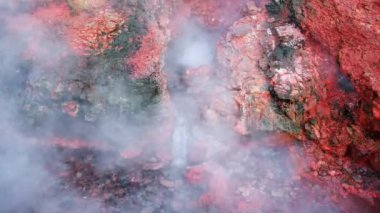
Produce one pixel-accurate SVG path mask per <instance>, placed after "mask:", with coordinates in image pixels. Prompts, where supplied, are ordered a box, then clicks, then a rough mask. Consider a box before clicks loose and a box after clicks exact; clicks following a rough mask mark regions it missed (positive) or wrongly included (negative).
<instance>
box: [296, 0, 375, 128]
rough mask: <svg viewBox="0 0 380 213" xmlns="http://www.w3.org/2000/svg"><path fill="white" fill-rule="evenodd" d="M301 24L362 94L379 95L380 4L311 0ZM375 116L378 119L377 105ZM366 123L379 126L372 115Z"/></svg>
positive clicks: (368, 99)
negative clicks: (334, 59) (326, 49)
mask: <svg viewBox="0 0 380 213" xmlns="http://www.w3.org/2000/svg"><path fill="white" fill-rule="evenodd" d="M302 10H303V11H304V18H302V19H301V25H302V27H303V28H304V29H305V30H306V31H307V32H308V33H310V34H311V35H312V36H313V37H314V38H315V39H317V40H318V41H320V42H321V44H323V45H325V46H326V47H327V48H328V49H329V50H330V52H331V53H332V54H333V55H334V56H336V57H337V58H338V60H339V63H340V64H341V69H342V71H343V72H344V73H345V74H347V75H348V76H349V78H350V79H351V80H352V82H353V84H354V86H355V88H356V89H357V91H358V92H359V94H360V95H361V97H362V98H363V99H364V100H365V101H366V102H367V103H369V104H371V105H374V106H376V105H378V104H376V101H377V98H378V97H379V96H380V84H379V82H380V58H379V55H380V20H379V18H378V17H379V16H380V5H379V4H378V2H377V1H373V0H350V1H342V0H329V1H322V0H310V1H307V3H305V4H304V5H303V6H302ZM374 109H375V110H374V111H373V113H374V119H376V120H378V119H379V117H378V113H377V110H376V109H377V108H376V107H375V108H374ZM366 119H369V121H368V122H367V123H366V125H370V126H373V127H372V128H374V129H377V130H379V129H380V127H379V125H380V124H379V122H375V121H374V120H373V119H372V118H366Z"/></svg>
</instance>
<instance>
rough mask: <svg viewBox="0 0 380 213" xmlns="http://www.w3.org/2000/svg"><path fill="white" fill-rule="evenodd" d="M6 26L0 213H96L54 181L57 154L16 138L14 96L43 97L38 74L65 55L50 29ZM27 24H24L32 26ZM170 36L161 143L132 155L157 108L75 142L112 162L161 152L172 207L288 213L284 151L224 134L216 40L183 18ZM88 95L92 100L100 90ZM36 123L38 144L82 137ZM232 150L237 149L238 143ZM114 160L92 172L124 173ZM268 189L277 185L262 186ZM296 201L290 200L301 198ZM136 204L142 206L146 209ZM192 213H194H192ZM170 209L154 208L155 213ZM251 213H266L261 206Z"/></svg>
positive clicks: (225, 90)
mask: <svg viewBox="0 0 380 213" xmlns="http://www.w3.org/2000/svg"><path fill="white" fill-rule="evenodd" d="M256 2H257V1H256ZM0 10H3V11H7V12H9V13H10V11H12V12H14V11H17V10H20V9H19V8H17V7H16V6H15V5H14V4H12V3H9V1H5V0H4V1H2V0H0ZM226 11H228V8H226ZM226 14H227V13H226ZM234 15H236V14H234ZM236 16H237V15H236ZM8 20H9V17H8V19H7V17H2V15H0V23H1V22H7V21H8ZM16 23H18V24H19V25H20V27H21V28H22V30H21V31H20V30H16V32H18V33H16V34H15V33H14V31H12V30H10V29H7V28H3V29H1V25H0V69H1V70H0V89H2V90H4V91H6V93H5V92H4V93H3V92H1V94H0V108H1V111H0V133H1V134H2V137H1V138H0V171H1V172H2V173H1V174H0V197H1V199H0V212H12V211H20V212H25V211H32V212H33V211H35V212H64V211H69V212H101V211H102V210H103V209H104V208H105V205H104V203H103V201H102V200H98V199H89V198H87V199H84V198H83V195H82V194H81V193H80V192H79V191H78V190H77V189H75V188H74V187H72V186H67V185H65V184H64V182H63V181H62V180H61V179H60V177H58V176H57V174H56V170H57V167H58V168H59V169H58V170H59V171H68V170H69V168H67V165H66V164H64V162H63V161H64V156H62V155H61V153H60V152H59V150H58V149H57V148H54V147H48V148H41V147H40V146H36V144H38V143H39V141H38V139H36V138H34V137H32V136H29V135H28V134H25V132H33V131H34V129H30V128H27V130H26V131H25V129H23V128H25V125H24V124H23V122H24V120H23V119H22V118H20V116H18V114H19V110H20V106H22V104H23V103H21V102H20V98H19V96H20V93H22V92H24V91H22V90H21V88H22V87H24V86H25V84H26V83H27V82H31V81H38V80H39V79H41V78H51V79H49V81H48V82H51V84H52V85H51V86H52V87H53V86H55V85H54V84H56V83H57V82H55V80H54V78H53V77H51V75H52V74H51V73H49V70H50V69H52V68H54V67H51V66H46V63H45V62H46V61H51V62H52V63H51V64H57V61H58V60H60V59H61V58H62V55H61V54H63V52H64V51H68V49H69V48H68V47H67V44H66V43H65V42H64V41H62V40H61V39H59V38H57V37H56V36H55V34H54V32H52V30H51V29H45V28H44V27H43V25H42V24H41V23H38V20H34V19H33V17H32V16H29V15H27V14H26V15H25V16H24V18H23V19H21V20H19V21H18V22H16ZM27 23H33V26H29V25H28V24H27ZM24 26H25V27H24ZM3 27H4V25H3ZM17 27H18V26H17ZM179 28H180V32H179V34H178V35H177V36H176V37H175V38H174V40H173V41H172V42H171V43H170V44H169V47H168V51H167V57H166V61H165V63H166V64H165V68H164V69H165V72H166V74H167V75H168V76H167V77H168V80H169V81H168V84H169V85H168V87H169V93H170V98H171V102H172V104H173V105H174V107H173V108H174V109H173V111H170V113H171V114H172V115H173V117H174V121H173V123H174V128H173V132H172V135H171V138H170V141H165V142H164V143H161V144H153V143H152V144H148V145H149V146H148V148H147V146H146V144H145V146H143V145H141V144H143V143H145V142H146V141H143V139H149V138H148V135H149V132H150V129H151V125H146V123H147V122H146V121H150V120H154V118H155V116H158V117H159V116H162V115H161V114H160V113H161V112H162V111H164V110H167V109H161V108H160V107H162V108H165V107H166V106H164V105H159V106H158V107H159V109H158V110H156V111H154V113H155V114H154V116H152V115H151V114H142V115H141V117H142V118H141V119H142V120H144V121H145V122H142V124H141V123H137V122H134V121H130V120H128V121H126V120H124V119H122V118H118V117H117V116H112V115H105V116H103V117H101V118H100V119H99V121H98V123H97V124H98V125H97V126H96V128H97V129H96V131H93V132H91V133H93V134H92V135H85V136H86V138H87V139H90V140H104V141H106V145H105V146H106V149H105V150H107V151H109V150H111V151H112V153H116V152H117V151H123V150H130V149H134V148H136V147H139V148H141V147H142V148H141V149H144V148H146V149H147V150H143V151H146V152H148V153H149V152H153V153H154V151H157V150H160V149H162V148H163V147H162V146H165V147H164V148H165V149H167V150H170V152H171V153H170V154H171V162H170V165H169V166H167V167H165V168H164V169H163V170H165V171H164V172H163V173H165V172H168V173H169V174H170V175H168V179H171V180H172V181H173V182H175V183H177V182H180V184H179V185H180V186H176V184H173V185H175V186H174V187H173V188H172V189H170V190H171V193H173V194H175V196H173V197H174V198H173V201H172V202H173V203H175V202H177V203H178V202H179V203H181V204H182V205H183V207H184V208H186V207H188V206H186V205H190V204H188V203H194V202H196V201H195V200H196V198H195V197H199V196H200V195H202V193H206V192H209V193H211V194H213V195H215V196H216V197H213V199H214V200H213V201H215V203H216V204H217V205H218V206H219V208H221V207H223V206H224V207H226V209H228V210H230V209H232V208H234V204H235V203H234V202H235V201H237V200H238V199H237V198H236V197H237V196H243V197H247V199H256V200H257V202H259V201H260V199H261V198H262V197H264V195H265V196H267V195H268V194H270V195H273V196H272V197H274V198H273V199H278V200H280V201H279V204H281V207H280V208H279V210H280V209H281V208H283V209H286V210H289V209H292V208H291V207H290V206H289V205H290V203H291V202H292V199H294V197H292V196H293V195H290V193H291V192H292V190H285V191H284V190H283V191H281V190H278V186H279V185H281V184H283V183H286V182H287V181H288V180H289V179H292V178H294V177H295V176H298V173H297V171H296V169H295V168H294V165H293V162H292V160H291V159H289V153H288V150H286V149H285V148H278V147H275V146H271V145H268V144H271V143H276V142H278V141H276V140H278V138H275V139H271V138H270V139H265V137H260V135H251V136H241V135H238V134H237V133H236V132H235V131H234V129H233V126H232V125H233V122H234V120H233V118H231V117H233V116H235V115H236V114H237V113H238V112H236V111H237V110H236V105H235V104H236V103H235V101H234V94H233V92H232V91H231V90H230V89H229V83H228V82H229V79H225V78H223V77H220V76H218V75H217V73H215V70H216V69H217V68H218V65H217V64H216V62H215V57H216V48H217V44H218V43H217V42H218V40H220V39H221V36H222V32H221V31H216V30H214V31H210V30H209V29H207V27H205V26H203V25H202V24H200V23H197V22H196V21H195V20H193V19H192V18H189V19H188V20H187V21H186V22H185V23H183V26H179ZM223 30H225V29H223ZM33 40H39V41H43V44H44V47H38V49H39V51H37V52H34V54H35V55H34V60H33V65H32V66H30V67H28V69H27V70H26V71H25V70H23V69H24V68H22V64H23V63H24V60H23V59H22V58H23V54H24V52H23V51H24V50H25V49H27V47H26V46H27V44H28V43H30V41H33ZM68 54H69V53H68ZM75 63H76V60H74V59H69V60H68V61H67V62H66V63H65V66H64V67H61V69H62V70H61V71H60V74H61V75H62V76H61V77H62V78H63V79H70V77H71V76H70V73H71V69H72V68H73V67H72V65H74V64H75ZM94 69H95V70H90V71H87V72H89V73H91V72H97V71H98V70H96V69H99V68H98V67H96V68H94ZM93 86H94V87H95V88H97V89H99V90H101V86H102V85H93ZM115 88H116V89H115V90H114V91H113V93H112V95H115V96H117V98H116V99H117V100H118V101H123V100H121V95H119V94H123V92H125V91H126V90H128V89H130V88H128V87H127V86H126V85H120V87H117V86H115ZM20 90H21V91H20ZM7 94H11V95H7ZM45 119H47V120H49V123H48V125H46V126H44V127H43V128H42V130H40V131H41V132H43V133H46V134H48V135H49V134H53V133H52V132H53V127H54V126H55V127H58V128H59V129H63V131H66V130H67V131H68V132H69V130H70V131H71V130H75V131H77V132H79V133H81V132H84V133H83V134H85V133H87V131H85V127H83V126H81V125H78V126H74V127H71V128H70V127H67V126H65V124H61V123H60V122H61V120H59V118H56V117H54V116H53V117H49V115H47V117H46V118H45ZM231 123H232V125H231ZM85 124H86V123H85ZM85 124H84V125H85ZM154 125H161V123H154ZM160 133H161V132H160ZM154 136H155V135H154ZM144 137H145V138H144ZM156 137H160V135H157V136H156ZM263 138H264V139H263ZM242 141H244V142H245V143H241V142H242ZM247 144H248V145H247ZM117 157H118V156H117ZM117 157H115V156H111V157H110V156H109V155H104V156H100V157H99V158H98V162H97V165H96V166H97V169H99V170H100V171H101V172H104V171H109V170H112V169H115V168H123V169H124V170H127V168H126V167H127V166H126V164H125V161H124V160H115V158H117ZM150 157H151V159H148V160H151V161H153V162H156V161H157V159H155V156H153V155H152V156H150ZM152 159H153V160H152ZM136 161H138V162H137V163H138V164H145V163H146V162H145V161H147V159H146V158H142V159H140V158H138V159H137V160H136ZM140 161H141V162H140ZM51 162H58V165H57V164H53V165H52V164H51ZM193 169H195V170H197V169H199V170H201V171H202V172H203V173H204V174H206V175H205V176H207V178H205V180H202V181H203V183H202V184H199V185H198V186H192V185H191V184H189V183H188V182H190V181H189V180H186V176H187V175H188V172H189V171H191V170H193ZM190 179H191V178H190ZM268 179H269V180H270V181H271V182H275V183H280V184H271V183H268V182H265V181H267V180H268ZM251 180H254V181H251ZM249 181H250V182H249ZM169 185H170V184H169ZM205 185H207V187H206V186H205ZM236 186H238V187H236ZM232 187H235V188H232ZM291 187H293V189H294V188H300V187H301V186H300V185H299V184H295V185H292V186H289V187H288V188H291ZM236 188H238V191H236V190H235V189H236ZM160 189H161V188H158V189H156V190H160ZM139 190H141V191H144V190H145V189H139ZM234 190H235V191H234ZM147 191H148V190H147ZM293 191H294V190H293ZM139 193H140V192H139ZM142 193H143V192H141V194H142ZM149 193H150V192H149ZM157 194H159V193H158V192H157ZM299 194H301V195H298V196H299V197H300V196H302V194H305V195H306V194H307V193H306V192H299ZM139 196H140V195H139ZM248 197H249V198H248ZM206 198H207V196H206ZM265 198H266V199H272V198H268V197H265ZM78 200H80V202H79V201H78ZM256 200H254V201H252V202H256ZM206 201H207V199H206ZM206 201H205V202H206ZM130 202H131V203H132V202H134V201H130ZM142 203H143V204H144V205H146V206H148V202H147V201H143V202H142ZM206 203H207V202H206ZM236 203H237V202H236ZM206 206H207V205H206ZM159 207H160V208H161V206H159ZM201 207H202V208H203V207H204V206H201ZM192 208H193V209H194V206H192ZM172 209H173V208H170V209H166V207H165V208H161V210H164V211H165V210H167V211H170V210H172ZM189 209H191V208H189ZM261 209H263V210H268V211H271V210H273V207H272V206H265V205H263V206H262V208H261ZM283 209H282V210H283ZM305 209H309V206H307V207H302V209H301V210H300V211H299V212H302V211H303V210H305ZM148 210H149V208H148ZM177 210H178V211H180V210H181V209H177ZM250 210H252V209H250Z"/></svg>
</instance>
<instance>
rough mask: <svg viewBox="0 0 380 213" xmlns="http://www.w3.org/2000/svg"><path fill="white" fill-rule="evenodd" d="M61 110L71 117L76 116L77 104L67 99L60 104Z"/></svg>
mask: <svg viewBox="0 0 380 213" xmlns="http://www.w3.org/2000/svg"><path fill="white" fill-rule="evenodd" d="M62 110H63V111H64V112H65V113H67V114H68V115H70V116H71V117H77V115H78V112H79V104H78V103H77V102H76V101H68V102H65V103H63V104H62Z"/></svg>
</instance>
